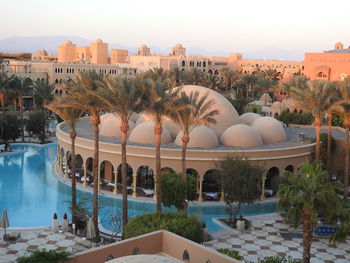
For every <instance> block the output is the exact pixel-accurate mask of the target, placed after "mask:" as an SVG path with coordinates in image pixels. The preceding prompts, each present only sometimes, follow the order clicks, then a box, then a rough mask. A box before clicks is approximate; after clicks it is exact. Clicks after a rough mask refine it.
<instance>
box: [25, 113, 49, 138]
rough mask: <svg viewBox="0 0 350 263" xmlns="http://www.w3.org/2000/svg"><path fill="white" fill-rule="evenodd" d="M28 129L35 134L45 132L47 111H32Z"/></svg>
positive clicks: (27, 124)
mask: <svg viewBox="0 0 350 263" xmlns="http://www.w3.org/2000/svg"><path fill="white" fill-rule="evenodd" d="M26 130H27V131H29V132H32V133H33V134H35V135H40V134H42V133H45V113H44V112H41V111H36V112H32V113H30V114H29V116H28V120H27V123H26Z"/></svg>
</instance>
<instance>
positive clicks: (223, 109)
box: [181, 85, 241, 136]
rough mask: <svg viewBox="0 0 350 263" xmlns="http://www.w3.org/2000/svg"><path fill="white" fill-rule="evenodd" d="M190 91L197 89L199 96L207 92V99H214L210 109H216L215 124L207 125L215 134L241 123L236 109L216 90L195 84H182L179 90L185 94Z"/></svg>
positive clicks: (218, 134)
mask: <svg viewBox="0 0 350 263" xmlns="http://www.w3.org/2000/svg"><path fill="white" fill-rule="evenodd" d="M192 91H198V92H199V96H204V95H206V94H207V93H208V97H207V99H208V100H214V102H215V104H214V105H213V106H212V110H214V109H217V110H218V111H219V114H218V115H215V116H214V119H215V120H216V124H210V125H209V127H210V128H211V129H213V131H214V132H215V134H216V135H217V136H220V135H221V134H222V133H223V132H224V131H225V130H226V129H227V128H228V127H231V126H232V125H235V124H240V123H241V120H240V118H239V115H238V113H237V111H236V109H235V108H234V107H233V106H232V104H231V103H230V102H229V101H228V100H227V99H226V98H225V97H224V96H222V95H221V94H219V93H218V92H216V91H214V90H212V89H208V88H205V87H202V86H196V85H184V86H183V88H182V90H181V92H185V93H186V94H187V95H189V94H190V93H191V92H192Z"/></svg>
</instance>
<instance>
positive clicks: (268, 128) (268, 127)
mask: <svg viewBox="0 0 350 263" xmlns="http://www.w3.org/2000/svg"><path fill="white" fill-rule="evenodd" d="M252 127H253V128H254V129H256V130H257V131H258V133H259V134H260V136H261V138H262V139H263V141H264V142H266V143H274V142H284V141H286V140H287V135H286V132H285V130H284V128H283V126H282V124H281V122H279V121H278V120H276V119H274V118H271V117H261V118H259V119H257V120H256V121H254V122H253V124H252Z"/></svg>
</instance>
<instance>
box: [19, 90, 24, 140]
mask: <svg viewBox="0 0 350 263" xmlns="http://www.w3.org/2000/svg"><path fill="white" fill-rule="evenodd" d="M18 105H19V117H20V120H21V135H22V141H23V142H24V124H23V97H22V94H20V95H19V96H18Z"/></svg>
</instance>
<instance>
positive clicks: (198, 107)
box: [170, 91, 219, 181]
mask: <svg viewBox="0 0 350 263" xmlns="http://www.w3.org/2000/svg"><path fill="white" fill-rule="evenodd" d="M177 103H178V109H177V111H174V112H173V113H172V114H171V115H170V117H171V119H172V120H173V121H174V122H175V123H176V124H177V125H178V126H179V127H180V128H181V129H182V133H183V135H182V138H181V140H182V179H183V180H184V181H186V179H187V178H186V177H187V174H186V150H187V144H188V143H189V141H190V132H191V131H192V130H193V129H194V128H195V127H197V126H198V125H208V124H215V123H216V120H215V119H214V116H215V115H217V114H219V111H218V110H212V109H211V108H212V106H213V105H214V104H215V101H214V100H208V93H207V94H205V95H204V96H201V97H199V92H198V91H192V92H191V93H190V94H189V95H187V94H186V93H185V92H184V91H182V92H181V93H180V99H179V100H178V101H177Z"/></svg>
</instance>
